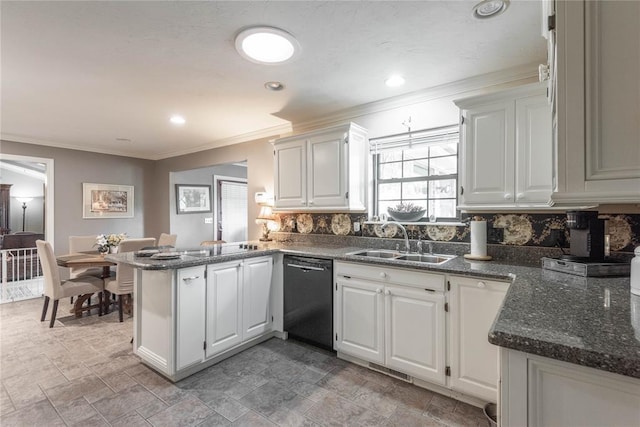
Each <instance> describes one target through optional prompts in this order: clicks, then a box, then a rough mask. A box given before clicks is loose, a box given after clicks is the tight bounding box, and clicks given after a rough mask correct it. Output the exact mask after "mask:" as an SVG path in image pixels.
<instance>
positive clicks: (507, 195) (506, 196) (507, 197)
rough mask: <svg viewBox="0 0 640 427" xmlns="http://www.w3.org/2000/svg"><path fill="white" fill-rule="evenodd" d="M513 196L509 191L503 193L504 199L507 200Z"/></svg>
mask: <svg viewBox="0 0 640 427" xmlns="http://www.w3.org/2000/svg"><path fill="white" fill-rule="evenodd" d="M512 197H513V196H512V195H511V193H504V199H505V200H509V199H511V198H512Z"/></svg>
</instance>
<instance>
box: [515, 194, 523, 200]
mask: <svg viewBox="0 0 640 427" xmlns="http://www.w3.org/2000/svg"><path fill="white" fill-rule="evenodd" d="M522 199H524V193H518V194H516V200H522Z"/></svg>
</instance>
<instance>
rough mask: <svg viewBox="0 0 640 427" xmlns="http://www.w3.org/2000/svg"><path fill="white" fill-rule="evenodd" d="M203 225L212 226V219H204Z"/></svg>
mask: <svg viewBox="0 0 640 427" xmlns="http://www.w3.org/2000/svg"><path fill="white" fill-rule="evenodd" d="M204 223H205V224H213V218H205V219H204Z"/></svg>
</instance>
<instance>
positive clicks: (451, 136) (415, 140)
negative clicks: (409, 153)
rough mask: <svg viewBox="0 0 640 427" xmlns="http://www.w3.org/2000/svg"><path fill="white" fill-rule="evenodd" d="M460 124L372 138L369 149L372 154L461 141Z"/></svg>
mask: <svg viewBox="0 0 640 427" xmlns="http://www.w3.org/2000/svg"><path fill="white" fill-rule="evenodd" d="M459 129H460V128H459V126H458V125H457V124H455V125H448V126H441V127H437V128H430V129H423V130H419V131H411V132H405V133H399V134H396V135H389V136H383V137H380V138H371V139H370V140H369V150H370V152H371V153H372V154H377V153H380V152H382V151H389V150H401V149H408V148H418V147H426V146H429V145H438V144H447V143H451V142H459V139H460V135H459V133H460V131H459Z"/></svg>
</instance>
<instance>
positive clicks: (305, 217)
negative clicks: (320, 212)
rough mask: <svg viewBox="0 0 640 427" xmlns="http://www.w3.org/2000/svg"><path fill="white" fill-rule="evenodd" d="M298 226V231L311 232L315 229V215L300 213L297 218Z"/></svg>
mask: <svg viewBox="0 0 640 427" xmlns="http://www.w3.org/2000/svg"><path fill="white" fill-rule="evenodd" d="M296 227H297V228H298V232H299V233H302V234H309V233H311V231H313V217H312V216H311V214H300V215H298V217H297V218H296Z"/></svg>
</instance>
